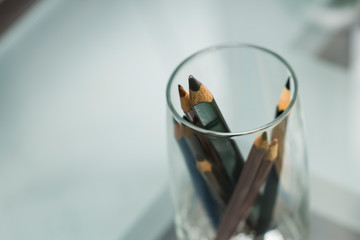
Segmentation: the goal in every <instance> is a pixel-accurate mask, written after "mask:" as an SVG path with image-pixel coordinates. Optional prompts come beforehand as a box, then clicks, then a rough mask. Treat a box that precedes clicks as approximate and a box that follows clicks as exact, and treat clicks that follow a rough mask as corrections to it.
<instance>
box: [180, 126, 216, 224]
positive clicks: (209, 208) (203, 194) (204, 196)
mask: <svg viewBox="0 0 360 240" xmlns="http://www.w3.org/2000/svg"><path fill="white" fill-rule="evenodd" d="M174 127H175V138H176V139H177V142H178V144H179V147H180V149H181V152H182V154H183V157H184V160H185V163H186V166H187V168H188V170H189V174H190V177H191V181H192V183H193V186H194V189H195V191H196V193H197V195H198V196H199V198H200V200H201V202H202V204H203V206H204V209H205V211H206V213H207V215H208V217H209V218H210V221H211V223H212V225H213V226H214V227H215V229H217V227H218V226H219V224H220V220H221V212H222V211H221V207H220V206H219V205H218V203H217V202H216V200H215V199H214V198H213V196H212V194H211V192H210V190H209V188H208V186H207V184H206V182H205V180H204V179H203V176H202V175H201V173H200V172H199V171H198V169H197V167H196V156H195V155H194V152H193V151H192V149H191V147H190V146H189V143H188V139H187V138H186V137H185V136H184V128H183V126H181V124H179V123H175V125H174Z"/></svg>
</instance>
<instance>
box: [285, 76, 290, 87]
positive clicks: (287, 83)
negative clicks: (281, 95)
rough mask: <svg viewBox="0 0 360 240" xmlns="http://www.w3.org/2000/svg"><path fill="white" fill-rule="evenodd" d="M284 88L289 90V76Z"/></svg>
mask: <svg viewBox="0 0 360 240" xmlns="http://www.w3.org/2000/svg"><path fill="white" fill-rule="evenodd" d="M286 88H287V89H289V90H290V77H288V79H287V82H286Z"/></svg>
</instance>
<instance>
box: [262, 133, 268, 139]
mask: <svg viewBox="0 0 360 240" xmlns="http://www.w3.org/2000/svg"><path fill="white" fill-rule="evenodd" d="M261 137H262V140H267V132H263V133H262V134H261Z"/></svg>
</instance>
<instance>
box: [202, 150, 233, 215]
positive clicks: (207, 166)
mask: <svg viewBox="0 0 360 240" xmlns="http://www.w3.org/2000/svg"><path fill="white" fill-rule="evenodd" d="M196 167H197V169H198V170H199V172H200V173H201V175H202V176H203V178H204V179H205V181H206V182H207V183H208V186H211V187H210V191H211V192H212V193H213V195H214V196H215V197H216V198H217V201H218V203H219V204H220V206H221V207H222V210H224V209H225V207H226V205H227V203H228V202H229V199H230V192H229V191H228V190H227V189H226V188H224V186H223V184H221V180H220V179H221V176H219V173H218V172H217V171H216V168H215V167H214V166H213V164H212V163H211V162H210V161H209V160H207V159H205V158H202V157H200V156H198V157H197V159H196Z"/></svg>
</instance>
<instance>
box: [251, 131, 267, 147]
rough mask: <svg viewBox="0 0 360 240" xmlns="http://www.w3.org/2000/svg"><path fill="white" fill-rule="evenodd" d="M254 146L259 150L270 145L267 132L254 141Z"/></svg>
mask: <svg viewBox="0 0 360 240" xmlns="http://www.w3.org/2000/svg"><path fill="white" fill-rule="evenodd" d="M254 145H255V146H256V147H257V148H263V149H266V148H267V147H268V145H269V144H268V140H267V132H263V133H262V134H261V135H259V136H257V137H256V138H255V140H254Z"/></svg>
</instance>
